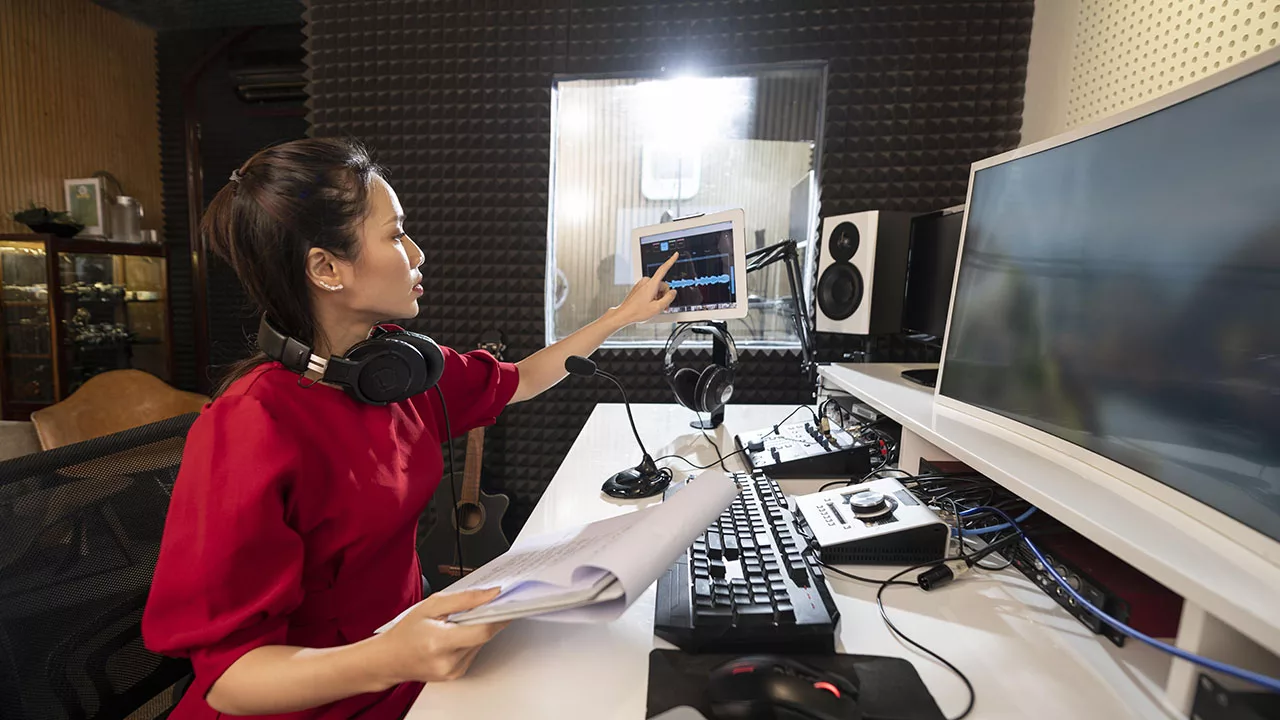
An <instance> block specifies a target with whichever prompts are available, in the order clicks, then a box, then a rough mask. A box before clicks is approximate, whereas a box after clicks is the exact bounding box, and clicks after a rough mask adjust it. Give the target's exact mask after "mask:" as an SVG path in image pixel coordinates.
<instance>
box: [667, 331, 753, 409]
mask: <svg viewBox="0 0 1280 720" xmlns="http://www.w3.org/2000/svg"><path fill="white" fill-rule="evenodd" d="M694 333H699V334H707V335H712V336H714V337H715V338H716V339H718V340H719V341H720V342H722V343H724V345H725V348H727V352H726V355H727V356H728V357H727V359H726V360H725V364H724V365H720V364H718V363H716V362H714V361H713V362H712V363H711V364H710V365H708V366H706V367H704V368H703V369H702V371H701V372H699V371H697V370H694V369H692V368H687V367H677V366H676V362H675V355H676V351H677V350H679V349H680V346H681V345H683V344H684V342H685V341H686V340H688V339H689V338H691V337H693V335H694ZM737 369H738V347H737V346H736V345H734V343H733V336H732V335H730V334H729V333H728V332H727V331H725V330H723V329H721V328H720V327H719V326H718V325H715V324H714V323H707V324H703V323H680V324H679V325H677V326H676V328H675V330H674V331H672V333H671V335H670V337H668V338H667V347H666V350H664V351H663V355H662V371H663V374H664V375H666V378H667V384H668V385H670V386H671V391H672V392H674V393H675V395H676V400H677V401H678V402H679V403H680V404H681V405H683V406H685V407H687V408H689V409H690V410H693V411H695V412H700V413H714V412H715V411H716V410H719V409H720V408H722V407H724V405H725V403H727V402H729V398H730V397H732V396H733V380H734V375H735V373H736V371H737Z"/></svg>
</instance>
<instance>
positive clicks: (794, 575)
mask: <svg viewBox="0 0 1280 720" xmlns="http://www.w3.org/2000/svg"><path fill="white" fill-rule="evenodd" d="M788 571H789V572H788V574H789V575H790V576H791V582H793V583H795V584H796V585H799V586H800V587H809V571H808V570H805V567H804V565H799V566H797V565H792V566H791V567H790V568H788Z"/></svg>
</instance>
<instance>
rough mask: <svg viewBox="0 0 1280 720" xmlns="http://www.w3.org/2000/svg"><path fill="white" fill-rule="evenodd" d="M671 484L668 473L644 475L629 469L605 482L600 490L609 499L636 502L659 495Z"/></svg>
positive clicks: (634, 469) (636, 470) (637, 470)
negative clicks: (614, 498)
mask: <svg viewBox="0 0 1280 720" xmlns="http://www.w3.org/2000/svg"><path fill="white" fill-rule="evenodd" d="M669 484H671V477H670V476H669V475H668V474H666V473H643V472H641V471H640V470H639V469H637V468H628V469H626V470H623V471H622V472H620V473H616V474H614V475H613V476H612V477H610V478H609V479H608V480H605V481H604V485H602V486H600V490H601V491H602V492H603V493H604V494H605V495H608V496H609V497H616V498H622V499H624V500H635V499H637V498H647V497H653V496H654V495H659V494H661V493H662V491H663V490H666V489H667V485H669Z"/></svg>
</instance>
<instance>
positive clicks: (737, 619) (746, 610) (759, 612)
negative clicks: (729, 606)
mask: <svg viewBox="0 0 1280 720" xmlns="http://www.w3.org/2000/svg"><path fill="white" fill-rule="evenodd" d="M733 620H734V624H735V625H772V624H774V623H773V607H772V606H770V605H767V604H766V605H749V606H746V607H736V608H734V609H733Z"/></svg>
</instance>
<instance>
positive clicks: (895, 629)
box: [876, 558, 978, 720]
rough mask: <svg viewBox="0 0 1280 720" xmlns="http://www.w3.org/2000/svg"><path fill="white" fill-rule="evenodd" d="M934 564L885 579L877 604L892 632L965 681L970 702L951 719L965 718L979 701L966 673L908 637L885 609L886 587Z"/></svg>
mask: <svg viewBox="0 0 1280 720" xmlns="http://www.w3.org/2000/svg"><path fill="white" fill-rule="evenodd" d="M951 559H956V558H951ZM934 564H936V563H932V562H927V563H921V564H919V565H913V566H911V567H909V568H907V569H906V570H903V571H901V572H899V573H898V574H896V575H894V576H893V577H891V578H889V579H888V580H885V581H884V582H883V583H882V584H881V585H880V589H879V590H877V591H876V606H877V607H879V608H880V617H881V618H882V619H883V620H884V624H885V625H887V626H888V627H889V630H890V631H891V632H893V634H895V635H897V636H898V637H900V638H902V639H903V640H905V641H907V642H908V643H910V644H911V645H912V646H914V647H916V648H918V649H920V650H922V651H924V652H925V653H926V654H928V655H929V656H930V657H932V658H933V659H934V660H937V661H938V662H940V663H942V664H943V665H946V666H947V669H948V670H950V671H951V672H953V673H955V674H956V677H958V678H960V682H963V683H964V687H965V689H966V690H968V691H969V702H968V704H967V705H965V707H964V711H963V712H961V713H960V714H959V715H957V716H955V717H954V718H951V719H950V720H962V719H963V718H965V717H968V715H969V713H970V712H972V711H973V705H974V703H975V702H976V701H977V699H978V695H977V693H975V692H974V690H973V683H971V682H969V678H967V677H965V674H964V673H962V672H960V668H958V667H956V666H955V665H952V664H951V663H950V662H948V661H947V659H946V658H944V657H942V656H941V655H939V654H938V653H936V652H934V651H932V650H930V649H929V648H927V647H925V646H923V645H921V644H920V643H918V642H916V641H915V640H912V639H911V638H909V637H907V634H906V633H904V632H902V631H901V630H899V629H898V626H897V625H894V624H893V621H892V620H890V619H889V615H888V614H887V613H885V611H884V589H885V588H887V587H889V585H890V584H893V583H894V582H897V581H898V578H900V577H902V576H903V575H906V574H907V573H909V572H911V571H912V570H919V569H921V568H925V567H929V566H932V565H934ZM898 584H900V585H912V586H914V585H915V583H904V582H898Z"/></svg>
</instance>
